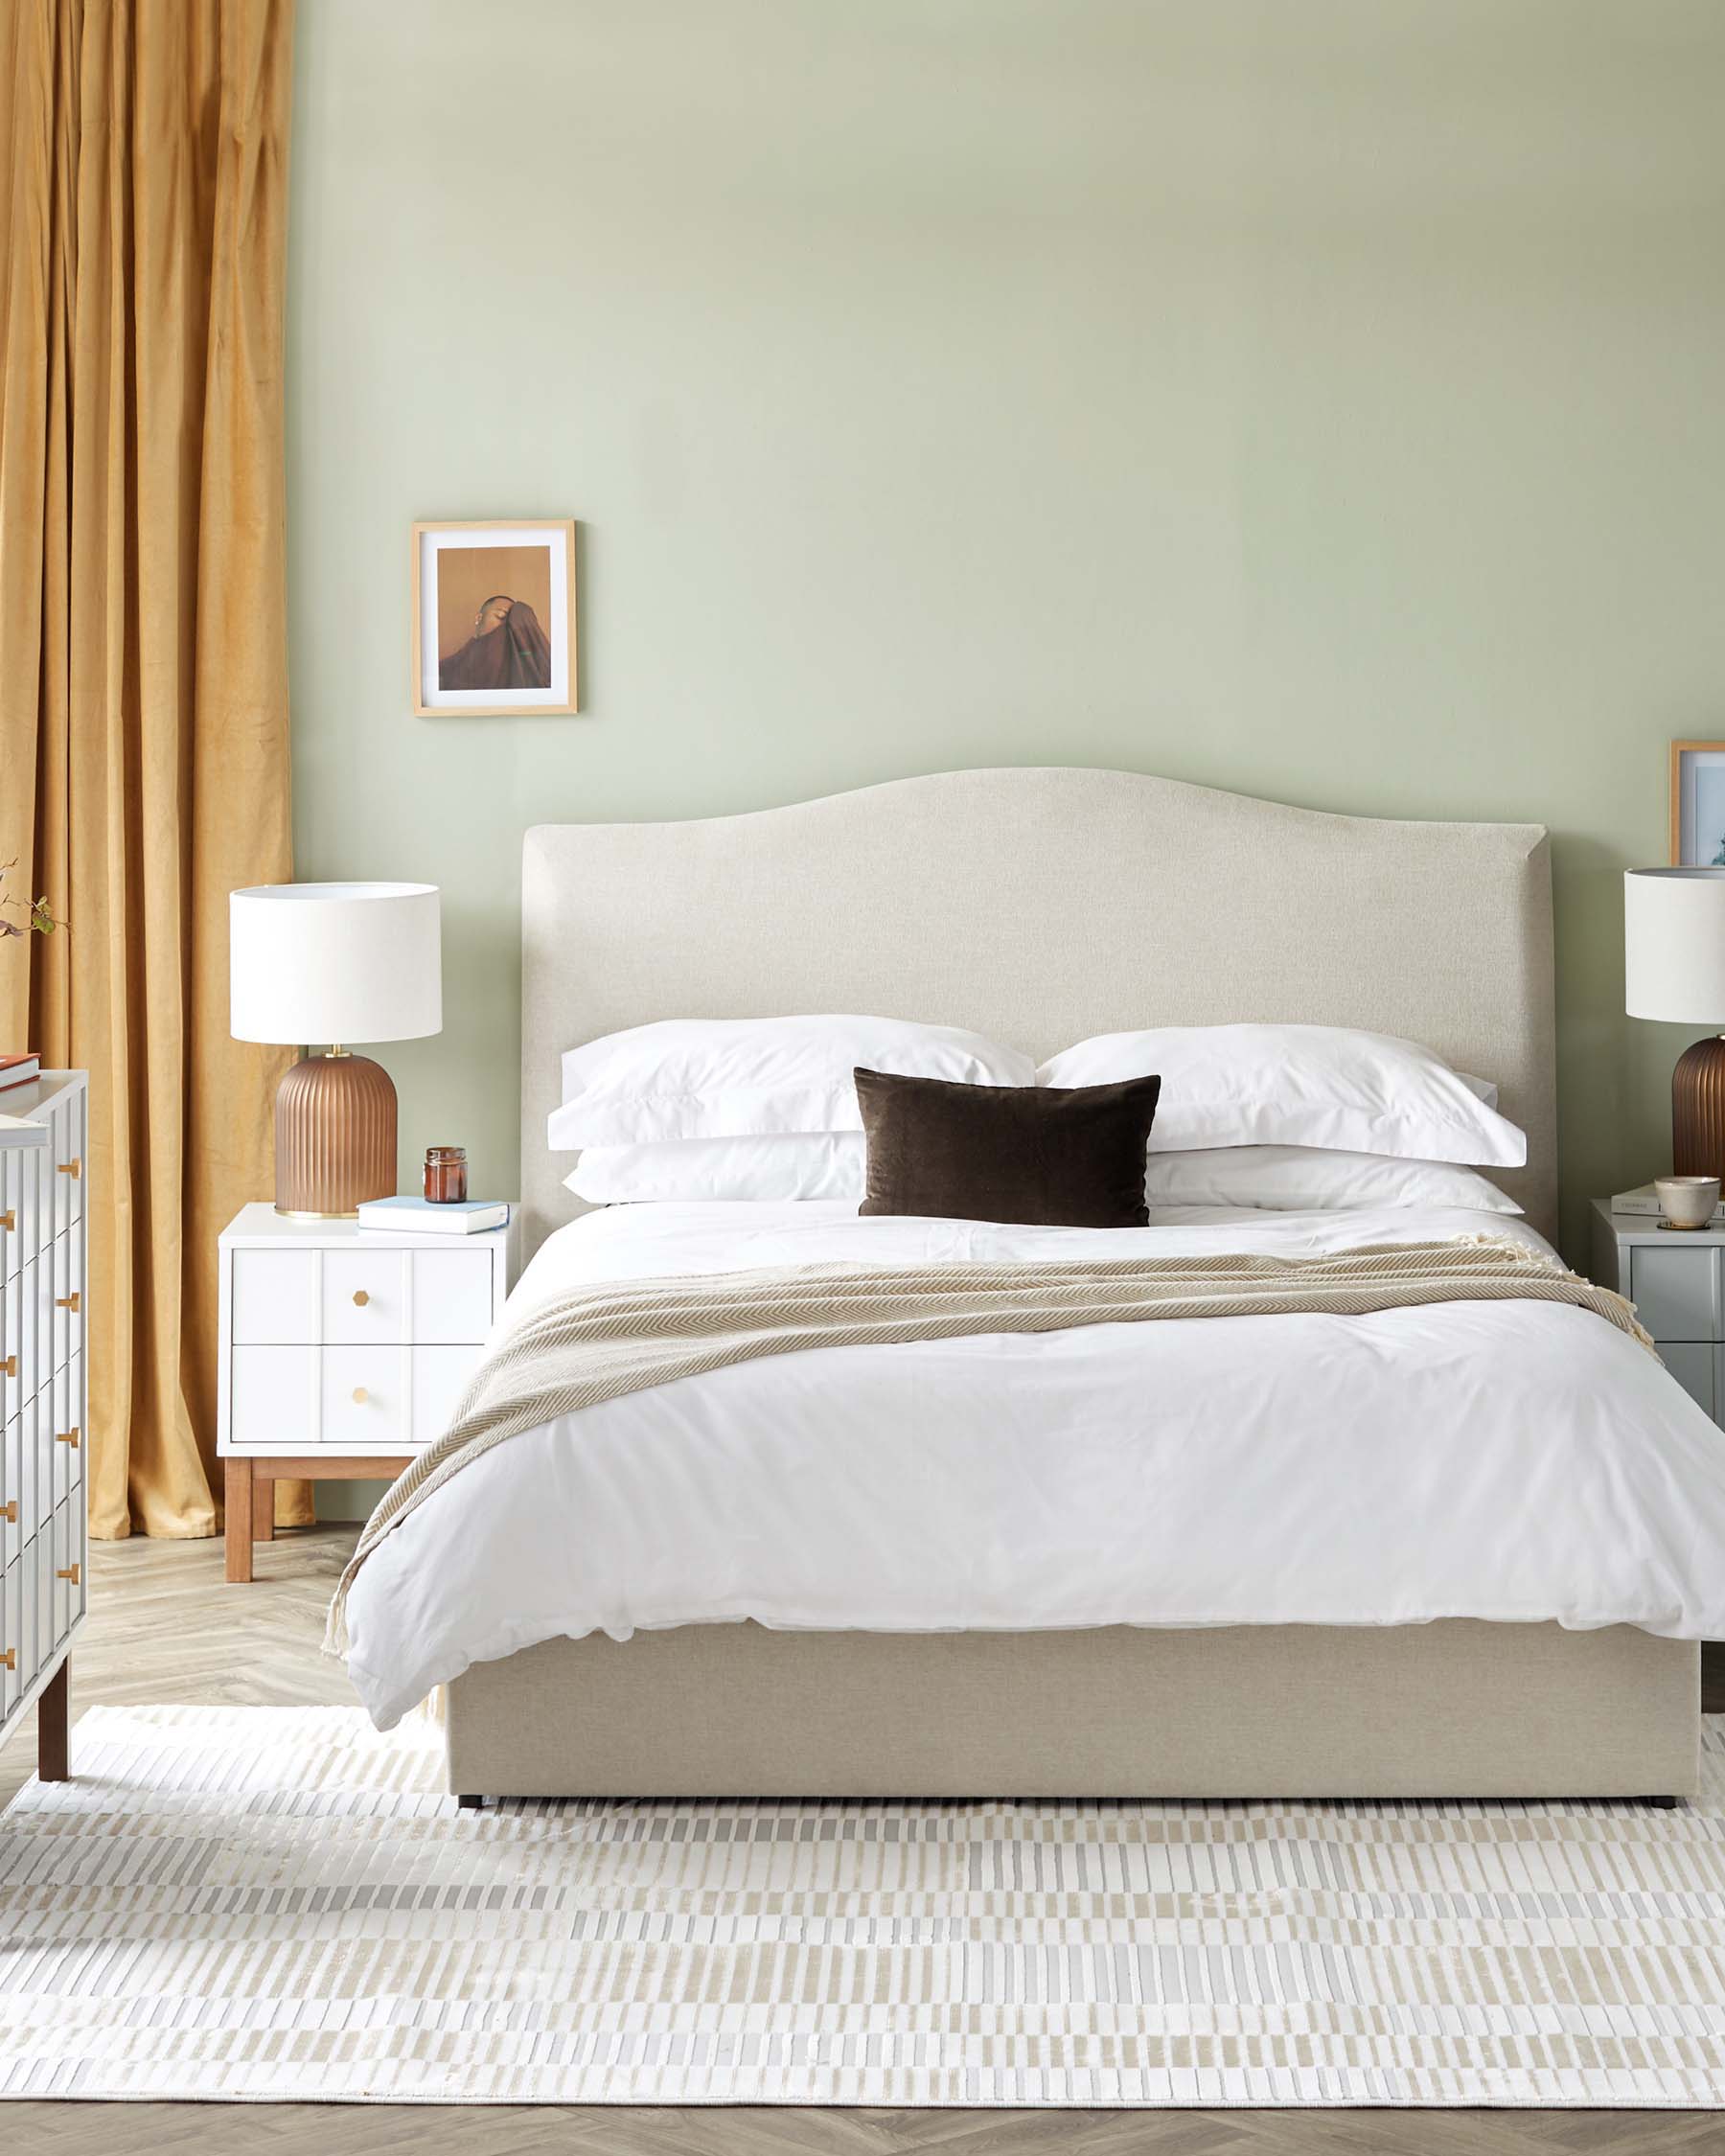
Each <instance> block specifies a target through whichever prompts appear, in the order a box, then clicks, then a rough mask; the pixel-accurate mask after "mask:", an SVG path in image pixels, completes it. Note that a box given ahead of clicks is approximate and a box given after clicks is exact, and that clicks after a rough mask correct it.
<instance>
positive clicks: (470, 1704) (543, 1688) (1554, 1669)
mask: <svg viewBox="0 0 1725 2156" xmlns="http://www.w3.org/2000/svg"><path fill="white" fill-rule="evenodd" d="M448 1735H449V1787H450V1789H451V1791H453V1792H455V1793H457V1794H459V1795H462V1796H466V1797H501V1796H517V1797H706V1796H745V1797H749V1796H759V1797H860V1798H867V1797H907V1798H911V1797H934V1798H943V1797H952V1798H958V1797H997V1798H1018V1797H1026V1798H1027V1797H1049V1798H1053V1797H1076V1798H1114V1797H1143V1798H1156V1797H1166V1798H1179V1797H1255V1798H1297V1797H1382V1798H1399V1797H1407V1798H1422V1797H1423V1798H1438V1797H1546V1798H1554V1797H1655V1796H1657V1797H1687V1796H1691V1795H1692V1794H1693V1793H1694V1790H1695V1788H1696V1783H1697V1773H1698V1751H1699V1736H1700V1649H1699V1648H1698V1647H1697V1646H1696V1645H1695V1644H1694V1643H1693V1642H1692V1641H1687V1640H1656V1639H1653V1638H1651V1637H1650V1636H1649V1635H1648V1634H1646V1633H1645V1632H1639V1631H1636V1630H1635V1629H1634V1628H1633V1627H1631V1626H1628V1625H1617V1626H1613V1627H1612V1628H1611V1629H1609V1630H1607V1631H1602V1632H1565V1631H1563V1630H1562V1629H1561V1628H1560V1627H1559V1626H1557V1625H1554V1624H1538V1625H1528V1624H1485V1623H1480V1622H1477V1621H1475V1620H1473V1619H1452V1620H1450V1621H1447V1622H1443V1623H1438V1624H1429V1625H1402V1626H1393V1627H1386V1628H1383V1629H1378V1628H1366V1627H1358V1628H1355V1627H1348V1628H1340V1627H1334V1628H1332V1627H1317V1626H1286V1627H1274V1626H1253V1627H1245V1626H1242V1627H1236V1628H1228V1629H1221V1630H1216V1631H1207V1632H1155V1631H1134V1630H1130V1629H1127V1628H1125V1627H1119V1626H1115V1627H1109V1628H1107V1629H1104V1630H1098V1631H1091V1632H1028V1633H1025V1632H1021V1633H986V1632H973V1633H937V1634H904V1633H864V1632H829V1633H818V1632H768V1631H765V1630H763V1629H762V1628H761V1627H760V1626H759V1625H755V1624H736V1625H700V1626H688V1627H685V1628H683V1629H680V1630H677V1631H671V1632H655V1633H637V1634H636V1636H635V1637H634V1638H633V1639H632V1640H627V1641H623V1642H618V1641H615V1640H607V1639H604V1638H592V1639H586V1640H548V1641H546V1642H545V1643H544V1644H542V1645H540V1646H537V1647H530V1648H527V1649H525V1650H523V1651H522V1652H520V1653H518V1654H514V1655H511V1656H509V1657H508V1658H507V1659H506V1660H504V1661H501V1662H491V1663H477V1664H475V1666H474V1667H473V1668H472V1669H470V1670H469V1671H468V1672H467V1674H466V1675H465V1676H463V1677H461V1678H458V1679H457V1680H456V1682H455V1683H454V1684H453V1685H452V1686H450V1687H449V1707H448Z"/></svg>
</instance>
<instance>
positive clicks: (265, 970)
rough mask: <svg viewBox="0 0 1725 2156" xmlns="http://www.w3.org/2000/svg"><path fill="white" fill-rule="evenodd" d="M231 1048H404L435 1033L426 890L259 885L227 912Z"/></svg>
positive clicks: (431, 894) (431, 891)
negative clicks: (380, 1044) (392, 1044)
mask: <svg viewBox="0 0 1725 2156" xmlns="http://www.w3.org/2000/svg"><path fill="white" fill-rule="evenodd" d="M228 993H229V1016H228V1027H229V1031H230V1032H231V1033H232V1034H233V1036H234V1038H235V1040H237V1041H271V1042H277V1043H286V1044H300V1045H303V1044H306V1043H309V1042H323V1041H328V1042H342V1043H347V1042H351V1041H412V1040H417V1039H419V1038H420V1037H421V1036H422V1035H425V1034H427V1033H438V1032H441V1031H442V1029H443V941H442V927H441V901H440V896H439V892H438V888H437V885H436V884H435V883H262V884H258V885H256V886H254V887H253V888H252V889H250V890H243V891H235V892H234V893H233V895H232V897H231V899H230V900H229V904H228Z"/></svg>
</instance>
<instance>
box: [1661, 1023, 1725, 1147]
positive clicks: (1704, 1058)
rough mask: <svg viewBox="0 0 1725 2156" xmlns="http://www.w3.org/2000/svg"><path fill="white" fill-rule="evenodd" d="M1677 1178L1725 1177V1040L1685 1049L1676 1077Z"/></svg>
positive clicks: (1673, 1087)
mask: <svg viewBox="0 0 1725 2156" xmlns="http://www.w3.org/2000/svg"><path fill="white" fill-rule="evenodd" d="M1671 1173H1672V1174H1673V1175H1677V1176H1720V1177H1725V1039H1721V1037H1720V1036H1719V1035H1718V1034H1716V1033H1710V1034H1709V1035H1708V1037H1707V1039H1706V1040H1705V1041H1697V1042H1696V1043H1695V1044H1694V1046H1693V1047H1692V1048H1685V1050H1684V1051H1683V1053H1682V1055H1680V1056H1679V1057H1678V1059H1677V1067H1676V1069H1675V1070H1673V1071H1672V1073H1671Z"/></svg>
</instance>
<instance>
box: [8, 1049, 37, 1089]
mask: <svg viewBox="0 0 1725 2156" xmlns="http://www.w3.org/2000/svg"><path fill="white" fill-rule="evenodd" d="M41 1067H42V1059H41V1057H40V1056H36V1055H28V1056H0V1093H3V1092H5V1090H6V1089H7V1088H8V1087H9V1086H28V1085H29V1083H30V1081H31V1080H32V1079H33V1078H34V1077H35V1076H36V1074H37V1073H38V1072H39V1071H40V1069H41Z"/></svg>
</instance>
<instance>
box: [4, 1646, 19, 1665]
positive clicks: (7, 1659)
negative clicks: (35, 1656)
mask: <svg viewBox="0 0 1725 2156" xmlns="http://www.w3.org/2000/svg"><path fill="white" fill-rule="evenodd" d="M17 1666H18V1650H17V1648H16V1647H0V1669H16V1668H17Z"/></svg>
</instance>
